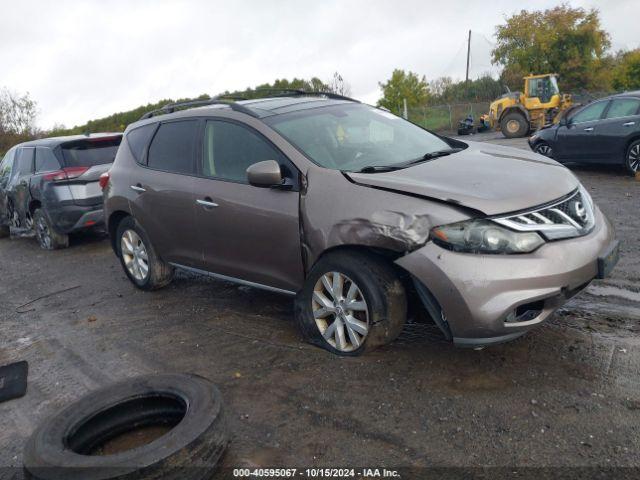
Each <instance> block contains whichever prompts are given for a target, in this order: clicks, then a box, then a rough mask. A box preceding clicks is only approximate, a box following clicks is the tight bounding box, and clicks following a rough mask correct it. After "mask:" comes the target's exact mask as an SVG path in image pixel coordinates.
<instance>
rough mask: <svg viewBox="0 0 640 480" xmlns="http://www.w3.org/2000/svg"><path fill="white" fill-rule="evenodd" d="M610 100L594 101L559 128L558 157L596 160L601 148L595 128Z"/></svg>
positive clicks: (575, 159)
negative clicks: (597, 150)
mask: <svg viewBox="0 0 640 480" xmlns="http://www.w3.org/2000/svg"><path fill="white" fill-rule="evenodd" d="M608 104H609V101H608V100H602V101H599V102H594V103H592V104H590V105H587V106H586V107H584V108H582V109H581V110H578V111H577V112H576V113H574V114H573V115H572V116H571V117H570V118H569V120H568V124H567V125H565V126H562V127H560V128H558V142H557V145H556V148H555V149H554V150H555V153H556V154H557V155H558V159H562V160H573V161H576V162H594V161H597V159H598V155H597V154H596V149H597V148H599V147H598V145H597V140H596V137H595V128H596V125H597V124H598V121H599V120H600V118H602V115H603V114H604V111H605V109H606V108H607V105H608Z"/></svg>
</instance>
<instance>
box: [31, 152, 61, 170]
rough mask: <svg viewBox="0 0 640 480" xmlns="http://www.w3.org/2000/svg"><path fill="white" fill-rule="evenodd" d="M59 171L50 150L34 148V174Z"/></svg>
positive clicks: (58, 163) (56, 160) (55, 159)
mask: <svg viewBox="0 0 640 480" xmlns="http://www.w3.org/2000/svg"><path fill="white" fill-rule="evenodd" d="M55 170H60V162H58V159H57V158H56V156H55V155H54V153H53V152H52V151H51V149H50V148H46V147H38V148H36V173H44V172H53V171H55Z"/></svg>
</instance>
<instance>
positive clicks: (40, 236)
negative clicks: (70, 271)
mask: <svg viewBox="0 0 640 480" xmlns="http://www.w3.org/2000/svg"><path fill="white" fill-rule="evenodd" d="M33 229H34V230H35V233H36V239H37V240H38V243H39V244H40V247H41V248H43V249H44V250H58V249H61V248H67V247H68V246H69V235H65V234H62V233H58V232H56V231H55V229H54V228H53V226H52V225H51V222H50V221H49V218H48V217H47V216H46V215H45V213H44V212H43V211H42V210H41V209H37V210H36V211H35V212H34V213H33Z"/></svg>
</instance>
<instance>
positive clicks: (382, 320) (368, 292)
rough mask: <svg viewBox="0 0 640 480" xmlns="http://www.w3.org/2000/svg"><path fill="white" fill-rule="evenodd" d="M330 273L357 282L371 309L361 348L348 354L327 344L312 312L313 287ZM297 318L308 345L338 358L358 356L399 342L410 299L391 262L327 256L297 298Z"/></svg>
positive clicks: (344, 253) (359, 255)
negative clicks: (398, 337)
mask: <svg viewBox="0 0 640 480" xmlns="http://www.w3.org/2000/svg"><path fill="white" fill-rule="evenodd" d="M330 272H340V273H342V274H343V275H346V276H347V277H348V278H349V279H351V280H352V281H353V282H355V283H356V284H357V286H358V287H359V288H360V290H361V292H362V296H363V298H364V300H365V302H366V304H367V306H368V311H369V327H368V332H367V335H366V337H364V341H363V342H362V343H361V345H360V346H359V347H358V348H356V349H354V350H351V351H348V352H345V351H341V350H339V349H337V348H335V347H334V346H333V345H331V344H330V343H329V342H328V341H327V340H325V338H324V337H323V336H322V334H321V332H320V329H319V327H318V325H317V324H316V320H315V319H314V316H313V312H312V298H313V295H314V287H315V285H316V283H317V282H318V281H319V279H320V278H321V277H322V276H323V275H324V274H326V273H330ZM345 289H346V287H345ZM295 317H296V323H297V324H298V327H299V329H300V331H301V333H302V335H303V337H304V338H305V340H306V341H307V342H309V343H311V344H313V345H317V346H319V347H321V348H324V349H326V350H328V351H330V352H332V353H335V354H338V355H345V356H356V355H360V354H362V353H364V352H366V351H370V350H373V349H375V348H377V347H379V346H381V345H385V344H388V343H391V342H392V341H393V340H395V339H396V338H397V336H398V335H399V334H400V332H401V331H402V327H403V326H404V323H405V321H406V317H407V297H406V293H405V289H404V286H403V285H402V282H401V280H400V279H399V277H398V274H397V272H396V271H395V270H394V268H393V267H392V265H391V264H390V263H389V262H388V261H385V260H384V259H382V258H379V257H377V256H375V255H372V254H368V253H365V252H358V251H349V250H346V251H339V252H335V253H328V254H326V255H325V256H323V257H322V258H321V259H320V260H318V262H317V263H316V265H315V266H314V267H313V268H312V269H311V272H310V273H309V275H308V277H307V280H306V281H305V285H304V287H303V288H302V290H301V291H300V292H299V293H298V296H297V297H296V301H295ZM329 320H330V319H329ZM333 321H336V320H335V318H334V320H333Z"/></svg>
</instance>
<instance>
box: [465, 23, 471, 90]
mask: <svg viewBox="0 0 640 480" xmlns="http://www.w3.org/2000/svg"><path fill="white" fill-rule="evenodd" d="M470 56H471V30H469V40H467V77H466V79H465V82H468V81H469V57H470Z"/></svg>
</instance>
